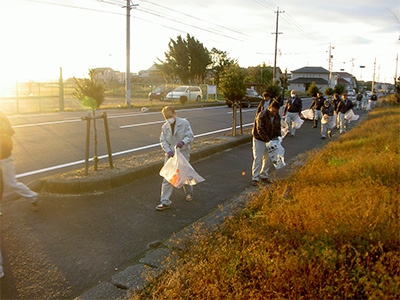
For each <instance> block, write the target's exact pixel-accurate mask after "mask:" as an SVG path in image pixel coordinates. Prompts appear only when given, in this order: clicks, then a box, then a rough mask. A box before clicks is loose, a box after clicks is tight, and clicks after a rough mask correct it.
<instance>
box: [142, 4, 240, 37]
mask: <svg viewBox="0 0 400 300" xmlns="http://www.w3.org/2000/svg"><path fill="white" fill-rule="evenodd" d="M142 1H143V2H147V3H150V4H153V5H155V6H158V7H161V8H164V9H167V10H170V11H173V12H176V13H179V14H181V15H184V16H187V17H189V18H192V19H195V20H198V21H201V22H204V23H208V24H211V25H214V26H217V27H220V28H222V29H226V30H229V31H232V32H235V33H238V34H241V35H243V36H246V34H244V33H242V32H240V31H237V30H234V29H231V28H228V27H225V26H222V25H219V24H216V23H213V22H210V21H207V20H204V19H201V18H199V17H196V16H192V15H190V14H188V13H184V12H181V11H178V10H176V9H172V8H170V7H167V6H164V5H161V4H157V3H154V2H152V1H149V0H142Z"/></svg>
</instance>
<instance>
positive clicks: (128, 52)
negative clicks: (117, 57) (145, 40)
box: [125, 0, 138, 108]
mask: <svg viewBox="0 0 400 300" xmlns="http://www.w3.org/2000/svg"><path fill="white" fill-rule="evenodd" d="M133 6H138V5H137V4H135V5H133V4H132V3H131V0H126V75H125V96H126V105H127V106H128V108H131V69H130V68H131V9H132V7H133Z"/></svg>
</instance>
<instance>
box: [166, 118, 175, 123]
mask: <svg viewBox="0 0 400 300" xmlns="http://www.w3.org/2000/svg"><path fill="white" fill-rule="evenodd" d="M167 121H168V123H169V124H174V122H175V119H174V118H169V119H167Z"/></svg>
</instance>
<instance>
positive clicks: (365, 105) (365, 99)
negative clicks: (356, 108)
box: [361, 92, 368, 111]
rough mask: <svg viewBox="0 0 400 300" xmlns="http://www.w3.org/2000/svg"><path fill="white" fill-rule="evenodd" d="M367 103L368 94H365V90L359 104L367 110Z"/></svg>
mask: <svg viewBox="0 0 400 300" xmlns="http://www.w3.org/2000/svg"><path fill="white" fill-rule="evenodd" d="M367 105H368V96H367V92H365V93H364V95H363V99H362V104H361V106H362V108H363V110H364V111H366V110H367Z"/></svg>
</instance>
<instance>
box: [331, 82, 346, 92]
mask: <svg viewBox="0 0 400 300" xmlns="http://www.w3.org/2000/svg"><path fill="white" fill-rule="evenodd" d="M345 89H346V87H345V86H344V85H343V84H340V83H338V84H337V85H335V88H334V89H333V91H334V93H335V94H339V95H341V94H343V93H344V90H345Z"/></svg>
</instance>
